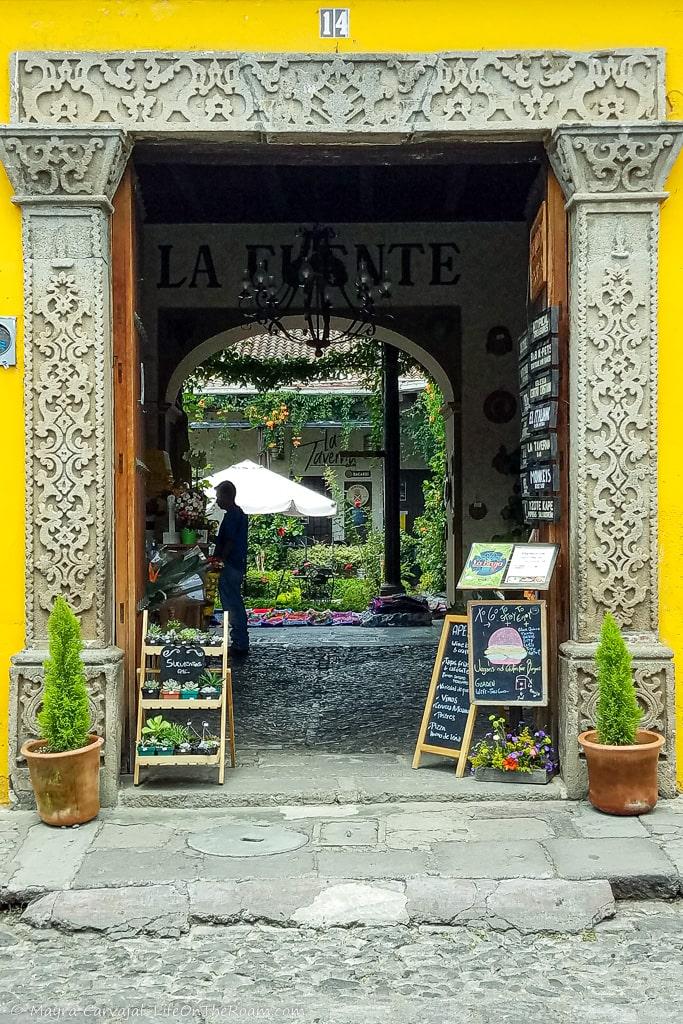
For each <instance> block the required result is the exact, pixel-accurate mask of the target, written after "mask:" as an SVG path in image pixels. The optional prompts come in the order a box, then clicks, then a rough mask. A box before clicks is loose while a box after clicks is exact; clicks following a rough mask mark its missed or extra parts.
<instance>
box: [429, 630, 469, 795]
mask: <svg viewBox="0 0 683 1024" xmlns="http://www.w3.org/2000/svg"><path fill="white" fill-rule="evenodd" d="M467 655H468V632H467V618H466V616H464V615H447V616H446V618H445V619H444V623H443V628H442V630H441V641H440V643H439V650H438V652H437V655H436V661H435V663H434V671H433V672H432V679H431V683H430V684H429V690H428V692H427V699H426V700H425V707H424V712H423V715H422V723H421V725H420V732H419V734H418V737H417V743H416V745H415V753H414V755H413V768H419V767H420V759H421V757H422V755H423V754H439V755H440V756H441V757H452V758H454V759H456V760H457V761H458V769H457V772H456V774H457V775H458V776H459V777H460V778H462V776H463V775H464V773H465V767H466V765H467V754H468V751H469V746H470V742H471V739H472V731H473V729H474V721H475V714H476V712H475V709H474V708H472V707H471V705H470V689H469V676H468V670H467V663H468V658H467Z"/></svg>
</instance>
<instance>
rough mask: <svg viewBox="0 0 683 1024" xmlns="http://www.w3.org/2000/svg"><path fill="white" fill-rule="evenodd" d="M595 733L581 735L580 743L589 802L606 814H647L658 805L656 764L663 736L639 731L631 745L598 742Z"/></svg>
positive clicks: (591, 730) (591, 731)
mask: <svg viewBox="0 0 683 1024" xmlns="http://www.w3.org/2000/svg"><path fill="white" fill-rule="evenodd" d="M597 738H598V734H597V732H596V731H595V730H593V729H590V730H589V731H588V732H582V733H581V735H580V736H579V743H580V744H581V746H582V747H583V749H584V752H585V754H586V763H587V765H588V799H589V800H590V802H591V803H592V804H593V807H597V809H598V810H599V811H604V812H605V814H622V815H627V814H631V815H635V814H647V813H648V811H651V810H652V808H653V807H654V806H655V804H656V803H657V795H658V787H657V762H658V760H659V751H660V750H661V749H662V747H663V745H664V737H663V736H661V735H660V734H659V733H658V732H650V730H648V729H639V730H638V732H637V733H636V742H635V743H634V744H633V745H632V746H627V747H613V746H609V745H608V744H606V743H598V742H597Z"/></svg>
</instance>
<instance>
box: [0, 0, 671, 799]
mask: <svg viewBox="0 0 683 1024" xmlns="http://www.w3.org/2000/svg"><path fill="white" fill-rule="evenodd" d="M347 2H348V5H349V6H350V8H351V32H352V37H351V38H350V39H347V40H339V41H336V42H330V41H323V40H320V39H319V38H318V16H317V10H318V7H319V4H318V3H316V2H315V0H109V2H98V0H0V25H1V26H2V32H1V33H0V69H6V68H7V66H8V59H9V55H10V53H11V52H12V51H14V50H40V49H46V50H61V49H63V50H79V49H82V50H107V49H111V50H125V49H178V50H193V49H200V50H221V49H223V50H280V51H282V50H296V51H321V52H331V51H333V50H335V49H337V48H338V49H339V50H340V51H341V52H346V51H348V52H353V51H361V52H362V51H365V52H367V51H373V50H376V51H381V50H387V51H391V50H397V51H400V50H406V51H416V50H425V51H428V50H449V49H450V50H477V49H481V50H487V49H488V50H496V49H544V48H559V49H576V50H590V49H600V48H617V47H622V46H623V47H633V46H648V47H651V46H658V47H662V48H663V49H665V50H666V51H667V95H668V98H669V116H670V117H673V118H681V119H683V7H680V6H679V7H678V8H676V6H675V5H674V4H672V3H671V0H667V2H662V0H651V2H650V3H648V4H643V3H642V0H618V2H617V0H603V2H602V3H599V4H596V3H595V0H574V2H573V3H572V4H571V5H569V6H567V5H566V4H564V5H563V4H555V3H552V2H549V0H524V2H523V3H517V4H511V3H510V0H487V3H486V4H485V5H484V4H481V3H477V2H472V0H467V2H465V0H457V2H456V0H347ZM8 117H9V76H8V74H7V73H6V71H5V70H3V72H2V74H0V122H1V121H6V120H8ZM682 189H683V163H679V165H678V167H677V169H676V171H675V172H674V175H673V176H672V179H671V182H670V191H671V199H670V200H669V201H668V202H667V204H666V205H665V207H664V210H663V215H662V236H661V320H660V323H661V334H660V369H661V374H660V379H661V387H660V450H661V463H660V466H661V469H660V480H661V485H660V509H661V512H660V541H661V579H662V583H661V607H662V614H661V623H662V636H663V639H664V640H665V641H666V642H667V643H669V644H670V645H671V646H672V647H673V648H674V650H675V651H676V655H677V661H678V664H679V666H680V669H679V676H680V679H679V687H678V694H677V698H678V701H677V707H678V724H679V730H678V731H679V764H680V765H681V776H680V777H681V779H682V780H683V725H682V723H683V719H682V718H681V713H682V712H683V571H682V570H683V460H682V458H681V448H682V444H681V440H680V438H681V433H682V431H681V428H680V425H679V424H680V391H681V373H680V368H681V363H682V362H683V358H682V356H681V347H682V346H681V327H680V321H681V311H680V301H679V295H680V294H681V285H682V283H683V246H682V245H681V239H682V238H683V194H681V193H682ZM10 194H11V190H10V188H9V185H8V183H7V181H6V179H5V177H4V174H3V173H2V172H0V312H2V313H3V314H14V313H16V314H17V315H19V316H20V315H21V302H22V300H21V265H20V264H21V261H20V217H19V213H18V211H17V210H16V209H15V208H14V207H13V206H12V205H11V204H10V201H9V200H10ZM0 417H1V419H0V424H1V427H2V435H1V436H2V444H1V445H0V451H1V452H2V454H1V455H0V468H1V473H2V475H1V478H0V479H1V480H2V491H3V498H4V501H3V511H2V516H1V517H0V518H1V521H2V525H3V530H2V534H3V537H2V541H3V543H2V561H1V563H0V564H1V565H2V578H1V583H2V596H3V600H2V602H1V613H0V722H2V721H3V720H6V714H7V690H8V682H7V666H8V663H9V657H10V655H11V654H12V653H14V652H15V651H17V650H18V649H20V648H21V646H22V644H23V621H22V602H23V565H22V555H21V551H22V546H23V451H22V396H21V366H19V367H18V368H17V369H16V370H5V371H0ZM6 765H7V751H6V730H5V729H4V728H1V729H0V800H1V799H3V798H4V797H6V792H7V787H6V774H7V769H6ZM3 779H4V783H5V784H4V786H3Z"/></svg>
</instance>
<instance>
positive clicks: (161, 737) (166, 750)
mask: <svg viewBox="0 0 683 1024" xmlns="http://www.w3.org/2000/svg"><path fill="white" fill-rule="evenodd" d="M171 727H172V726H171V722H167V721H166V719H165V718H163V717H162V716H161V715H155V716H154V717H153V718H148V719H147V722H146V724H145V725H143V727H142V730H141V737H142V740H143V741H145V740H146V741H147V742H148V743H150V744H152V743H153V744H154V753H155V754H156V755H157V757H164V756H167V755H168V754H172V753H173V740H172V738H171V737H169V729H170V728H171Z"/></svg>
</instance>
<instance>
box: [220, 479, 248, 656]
mask: <svg viewBox="0 0 683 1024" xmlns="http://www.w3.org/2000/svg"><path fill="white" fill-rule="evenodd" d="M236 494H237V492H236V490H235V485H234V484H233V483H232V481H230V480H224V481H223V483H221V484H219V485H218V487H217V488H216V504H217V505H218V507H219V508H222V509H223V510H224V511H225V515H224V516H223V521H222V522H221V525H220V528H219V530H218V537H217V538H216V549H215V551H214V555H215V557H216V558H220V559H221V560H222V562H223V571H222V572H221V575H220V579H219V581H218V591H219V593H220V596H221V606H222V608H223V611H224V612H227V613H228V615H229V616H230V652H231V654H238V655H244V654H248V653H249V633H248V631H247V613H246V610H245V608H244V601H243V600H242V582H243V580H244V576H245V573H246V571H247V531H248V520H247V517H246V515H245V514H244V512H243V511H242V509H241V508H240V507H239V505H237V504H236V503H235V497H236Z"/></svg>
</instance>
